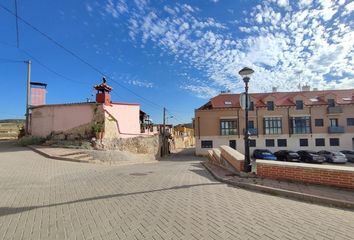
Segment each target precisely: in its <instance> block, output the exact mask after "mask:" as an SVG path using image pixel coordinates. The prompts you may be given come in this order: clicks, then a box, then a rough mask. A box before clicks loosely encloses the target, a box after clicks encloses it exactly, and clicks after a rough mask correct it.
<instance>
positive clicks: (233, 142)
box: [229, 140, 236, 149]
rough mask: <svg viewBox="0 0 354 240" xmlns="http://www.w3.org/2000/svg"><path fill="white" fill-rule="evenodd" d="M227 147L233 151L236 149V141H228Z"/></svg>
mask: <svg viewBox="0 0 354 240" xmlns="http://www.w3.org/2000/svg"><path fill="white" fill-rule="evenodd" d="M229 146H230V147H231V148H233V149H236V140H230V141H229Z"/></svg>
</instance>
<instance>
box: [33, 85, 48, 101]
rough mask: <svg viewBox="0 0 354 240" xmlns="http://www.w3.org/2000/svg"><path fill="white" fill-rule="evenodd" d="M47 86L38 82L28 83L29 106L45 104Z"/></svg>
mask: <svg viewBox="0 0 354 240" xmlns="http://www.w3.org/2000/svg"><path fill="white" fill-rule="evenodd" d="M46 95H47V84H46V83H40V82H30V96H31V97H30V102H29V105H30V106H39V105H45V104H46V101H45V100H46Z"/></svg>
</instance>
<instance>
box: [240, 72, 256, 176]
mask: <svg viewBox="0 0 354 240" xmlns="http://www.w3.org/2000/svg"><path fill="white" fill-rule="evenodd" d="M253 72H254V71H253V70H252V69H251V68H248V67H244V68H242V69H241V70H240V71H239V72H238V73H239V74H240V75H241V77H242V80H243V82H244V83H245V132H244V139H245V161H244V165H243V169H244V171H245V172H251V160H250V146H249V135H250V134H249V129H248V107H249V106H248V82H249V81H250V77H249V76H251V74H252V73H253Z"/></svg>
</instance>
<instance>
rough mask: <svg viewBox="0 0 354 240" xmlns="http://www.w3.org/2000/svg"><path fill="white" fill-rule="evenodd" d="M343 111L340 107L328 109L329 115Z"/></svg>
mask: <svg viewBox="0 0 354 240" xmlns="http://www.w3.org/2000/svg"><path fill="white" fill-rule="evenodd" d="M342 112H343V109H342V107H340V106H335V107H328V108H327V113H328V114H336V113H342Z"/></svg>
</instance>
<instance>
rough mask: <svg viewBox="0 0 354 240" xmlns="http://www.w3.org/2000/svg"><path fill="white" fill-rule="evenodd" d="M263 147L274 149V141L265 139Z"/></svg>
mask: <svg viewBox="0 0 354 240" xmlns="http://www.w3.org/2000/svg"><path fill="white" fill-rule="evenodd" d="M265 145H266V147H274V139H266V140H265Z"/></svg>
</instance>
